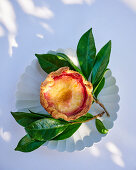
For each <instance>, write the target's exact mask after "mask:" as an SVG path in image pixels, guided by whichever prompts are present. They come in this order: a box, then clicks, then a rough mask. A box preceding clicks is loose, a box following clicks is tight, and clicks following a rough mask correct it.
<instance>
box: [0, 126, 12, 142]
mask: <svg viewBox="0 0 136 170" xmlns="http://www.w3.org/2000/svg"><path fill="white" fill-rule="evenodd" d="M0 137H1V138H2V139H3V140H4V141H5V142H9V141H10V139H11V134H10V132H6V131H5V132H4V131H3V128H0Z"/></svg>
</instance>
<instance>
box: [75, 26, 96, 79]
mask: <svg viewBox="0 0 136 170" xmlns="http://www.w3.org/2000/svg"><path fill="white" fill-rule="evenodd" d="M95 56H96V47H95V42H94V37H93V34H92V28H91V29H89V30H88V31H87V32H86V33H85V34H83V35H82V37H81V38H80V40H79V42H78V45H77V57H78V60H79V64H80V67H81V70H82V72H83V74H84V75H85V77H86V78H87V79H88V78H89V75H90V73H91V70H92V68H93V65H94V62H95Z"/></svg>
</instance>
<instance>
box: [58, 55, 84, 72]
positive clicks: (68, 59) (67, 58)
mask: <svg viewBox="0 0 136 170" xmlns="http://www.w3.org/2000/svg"><path fill="white" fill-rule="evenodd" d="M57 55H59V56H61V57H63V58H64V59H65V60H66V61H68V62H69V64H70V65H71V67H73V69H72V70H75V71H77V72H79V73H80V74H82V75H83V73H82V71H81V70H80V69H79V68H78V67H77V66H76V65H75V64H74V63H73V61H72V60H71V59H70V58H69V57H68V56H67V55H66V54H63V53H57Z"/></svg>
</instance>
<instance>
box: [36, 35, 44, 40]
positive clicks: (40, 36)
mask: <svg viewBox="0 0 136 170" xmlns="http://www.w3.org/2000/svg"><path fill="white" fill-rule="evenodd" d="M36 37H38V38H41V39H43V38H44V35H42V34H36Z"/></svg>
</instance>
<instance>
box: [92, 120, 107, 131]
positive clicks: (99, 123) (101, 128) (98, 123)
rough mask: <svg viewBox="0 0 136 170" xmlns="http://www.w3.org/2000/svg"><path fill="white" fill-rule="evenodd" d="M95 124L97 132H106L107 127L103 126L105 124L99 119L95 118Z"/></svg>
mask: <svg viewBox="0 0 136 170" xmlns="http://www.w3.org/2000/svg"><path fill="white" fill-rule="evenodd" d="M95 125H96V128H97V130H98V132H100V133H102V134H106V133H108V129H106V128H105V126H104V124H103V123H102V121H101V120H99V119H95Z"/></svg>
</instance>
